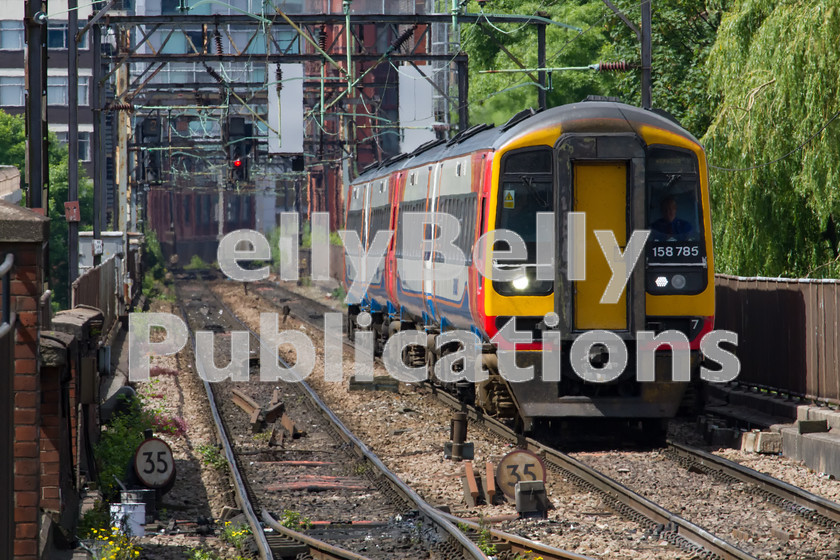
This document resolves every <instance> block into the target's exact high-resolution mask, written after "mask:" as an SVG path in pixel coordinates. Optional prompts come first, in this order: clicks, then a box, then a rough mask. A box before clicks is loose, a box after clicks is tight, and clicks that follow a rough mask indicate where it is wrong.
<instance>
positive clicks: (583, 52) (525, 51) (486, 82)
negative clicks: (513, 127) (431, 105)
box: [461, 0, 615, 124]
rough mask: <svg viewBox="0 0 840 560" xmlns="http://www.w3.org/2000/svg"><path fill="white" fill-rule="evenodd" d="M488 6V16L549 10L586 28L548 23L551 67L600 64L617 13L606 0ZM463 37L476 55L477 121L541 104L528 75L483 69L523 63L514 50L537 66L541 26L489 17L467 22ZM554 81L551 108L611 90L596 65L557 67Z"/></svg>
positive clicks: (473, 112)
mask: <svg viewBox="0 0 840 560" xmlns="http://www.w3.org/2000/svg"><path fill="white" fill-rule="evenodd" d="M491 8H492V9H491ZM467 10H468V11H469V12H471V13H478V12H479V11H480V8H479V6H478V4H477V3H476V2H474V1H472V2H470V3H469V4H468V5H467ZM486 10H487V12H486V13H487V14H488V15H489V14H490V13H493V14H503V13H504V14H517V15H525V16H527V15H534V14H536V13H537V12H544V13H545V16H546V17H548V18H549V19H551V20H553V21H556V22H560V23H565V24H567V25H573V26H576V27H578V28H580V29H581V30H582V31H576V30H574V29H568V28H565V27H561V26H556V25H548V26H547V27H546V64H547V66H548V67H568V66H588V65H590V64H594V63H596V62H597V61H598V53H599V52H600V50H601V49H602V48H603V47H604V45H605V42H606V40H607V35H606V33H605V26H604V23H605V22H606V21H607V20H610V19H612V18H614V17H615V16H614V15H613V14H612V12H610V11H609V9H608V8H607V7H606V6H605V5H604V4H603V3H602V2H601V1H600V0H597V1H594V0H585V1H581V0H578V1H562V2H561V1H560V0H544V1H537V0H525V1H520V0H494V1H493V2H492V3H490V4H488V5H487V7H486ZM461 40H462V46H463V49H464V50H465V51H466V52H467V54H468V55H469V57H470V59H469V60H470V63H469V75H470V98H469V102H470V121H471V122H474V123H479V122H491V123H496V124H500V123H503V122H504V121H506V120H507V119H508V118H510V117H511V116H512V115H513V114H515V113H517V112H519V111H521V110H522V109H524V108H527V107H534V108H536V107H537V95H538V86H537V84H536V83H535V82H534V81H533V80H532V79H531V78H530V77H529V76H528V75H527V74H525V73H515V74H510V73H505V74H482V73H481V71H483V70H497V69H517V68H519V66H518V65H517V64H516V62H514V60H513V59H512V58H511V57H510V55H509V54H508V52H509V53H510V54H512V55H513V56H515V57H516V58H517V60H519V61H520V62H521V63H522V64H523V65H524V66H525V67H526V68H536V67H537V62H538V61H537V54H538V53H537V49H536V44H537V28H536V26H534V25H529V24H522V23H511V24H501V23H491V22H489V21H486V20H484V21H482V22H481V25H464V26H462V30H461ZM505 51H508V52H505ZM534 75H536V74H534ZM551 81H552V89H550V90H549V91H548V94H547V102H548V105H549V107H553V106H556V105H561V104H564V103H571V102H576V101H581V100H582V99H584V98H585V97H586V96H587V95H606V93H605V82H604V80H603V77H602V76H601V75H599V74H598V73H596V72H593V71H592V70H582V71H558V72H554V73H552V76H551Z"/></svg>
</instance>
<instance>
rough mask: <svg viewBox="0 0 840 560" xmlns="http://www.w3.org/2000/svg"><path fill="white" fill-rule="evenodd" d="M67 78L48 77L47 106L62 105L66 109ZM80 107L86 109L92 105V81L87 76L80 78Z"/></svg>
mask: <svg viewBox="0 0 840 560" xmlns="http://www.w3.org/2000/svg"><path fill="white" fill-rule="evenodd" d="M67 84H68V82H67V76H47V105H60V106H63V107H66V106H67V104H68V102H69V101H68V98H67V88H68V85H67ZM78 91H79V106H80V107H84V106H87V105H89V104H90V101H89V99H90V79H89V78H88V77H87V76H79V89H78Z"/></svg>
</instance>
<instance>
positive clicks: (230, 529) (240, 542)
mask: <svg viewBox="0 0 840 560" xmlns="http://www.w3.org/2000/svg"><path fill="white" fill-rule="evenodd" d="M250 536H251V528H250V527H248V525H245V524H244V523H243V524H242V525H234V524H233V523H231V522H230V521H225V526H224V527H222V534H221V535H219V538H220V539H222V540H223V541H224V542H226V543H228V544H230V545H233V546H234V547H236V549H237V550H242V547H244V546H245V542H246V541H247V540H248V538H249V537H250Z"/></svg>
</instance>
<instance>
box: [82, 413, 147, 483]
mask: <svg viewBox="0 0 840 560" xmlns="http://www.w3.org/2000/svg"><path fill="white" fill-rule="evenodd" d="M152 427H153V426H152V422H151V417H150V416H148V415H147V414H144V413H143V407H142V405H141V403H140V401H139V400H138V399H131V400H129V399H126V407H125V409H124V410H123V411H122V412H119V413H117V414H115V415H114V416H113V417H112V418H111V420H110V422H109V423H108V427H107V429H106V430H103V431H102V435H101V436H100V439H99V443H97V444H96V446H95V447H94V451H95V455H96V459H97V461H98V463H99V483H100V485H101V490H102V494H103V495H104V496H105V497H106V498H110V497H113V496H115V495H116V493H117V492H118V490H119V488H118V487H117V481H116V480H115V478H117V479H119V480H126V479H127V477H128V469H129V468H130V464H131V459H132V458H133V457H134V452H135V451H136V449H137V446H138V445H140V444H141V443H142V442H143V439H144V436H143V431H144V430H147V429H152Z"/></svg>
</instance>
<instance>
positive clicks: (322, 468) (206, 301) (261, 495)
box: [177, 279, 486, 559]
mask: <svg viewBox="0 0 840 560" xmlns="http://www.w3.org/2000/svg"><path fill="white" fill-rule="evenodd" d="M177 294H178V299H179V302H180V303H181V307H182V313H183V315H184V317H185V320H186V322H187V324H188V325H189V327H190V330H191V331H193V332H195V331H196V330H199V329H200V330H214V331H216V332H217V337H216V339H217V340H216V342H217V345H216V354H217V357H218V358H220V359H217V363H227V359H225V357H224V356H220V355H219V347H220V344H218V343H219V340H218V339H219V338H224V333H223V331H224V330H225V329H227V330H228V331H232V330H243V329H248V326H247V325H245V324H244V323H243V322H241V321H240V320H239V319H238V318H237V317H236V315H235V314H234V313H233V312H232V311H231V310H230V309H229V308H228V307H227V306H225V305H224V304H223V303H222V302H220V301H218V299H216V297H215V296H214V295H213V294H212V292H210V291H209V290H208V289H207V286H206V284H203V283H200V282H184V281H183V279H181V281H179V282H178V286H177ZM248 330H249V332H250V336H251V337H252V338H256V336H257V335H256V333H254V332H253V331H250V329H248ZM219 334H220V335H222V336H218V335H219ZM251 347H252V348H254V347H258V346H255V345H253V344H252V346H251ZM267 385H268V384H266V383H262V384H260V383H248V384H242V383H240V384H236V383H229V382H224V383H213V384H210V383H208V382H205V388H206V390H207V394H208V399H209V401H210V407H211V411H212V415H213V418H214V420H215V422H216V424H217V430H218V432H219V440H220V441H221V444H222V449H223V451H224V455H225V457H226V459H227V461H228V464H229V465H230V467H231V474H232V477H233V480H234V487H235V491H236V494H237V500H238V502H239V503H240V505H241V507H242V511H243V513H244V514H245V515H246V517H247V519H248V524H249V525H250V526H251V530H252V533H253V534H254V536H255V540H256V543H257V547H258V549H259V551H260V555H261V557H262V558H264V559H271V558H288V557H292V558H293V557H295V555H297V554H300V553H303V549H304V548H306V549H308V550H309V552H305V554H309V555H310V556H312V557H315V558H321V557H323V558H352V559H360V558H374V559H375V558H395V557H412V558H424V557H427V558H441V559H444V558H446V559H448V558H453V559H456V558H469V559H471V558H477V559H483V558H486V556H485V555H484V554H483V553H482V552H481V550H480V549H479V547H478V546H477V545H476V544H475V543H474V542H473V541H471V540H470V539H469V538H468V537H467V536H466V535H465V534H464V533H462V532H461V531H460V530H459V529H458V528H457V527H456V526H455V525H454V524H453V523H452V522H451V521H450V520H448V519H446V518H445V517H444V516H443V515H442V513H441V512H439V511H438V510H436V509H435V508H433V507H432V506H430V505H429V504H428V503H426V502H425V501H423V500H422V498H420V497H419V496H418V495H417V494H416V493H415V492H414V491H413V490H412V489H411V488H409V487H408V486H407V485H406V484H405V483H404V482H402V481H401V480H399V478H398V477H396V476H395V475H394V474H393V473H391V472H390V471H389V470H387V468H385V465H384V464H382V462H381V461H380V460H379V459H378V458H377V457H376V456H375V455H374V454H373V453H372V452H371V451H370V450H369V449H368V448H367V447H366V446H365V445H364V443H362V442H361V441H359V440H358V438H356V437H355V436H354V435H353V434H352V433H350V432H349V430H347V429H346V427H344V426H343V424H342V423H341V422H340V420H339V419H338V418H337V417H336V416H335V415H334V414H333V413H332V411H330V410H329V409H328V408H327V407H326V405H324V403H323V402H322V401H321V400H320V399H319V397H318V396H317V394H315V392H314V391H312V389H311V388H310V387H309V386H308V384H306V383H304V382H300V383H291V384H283V387H282V391H283V398H284V402H285V403H286V410H287V411H288V413H289V414H288V415H289V417H292V418H295V419H296V421H297V422H298V425H299V426H301V427H303V426H305V427H306V428H307V431H308V433H307V436H306V438H305V439H306V440H307V444H306V447H307V449H305V450H304V449H299V448H300V447H302V446H300V445H296V444H295V442H297V441H301V440H294V439H291V438H290V440H289V442H288V444H287V445H286V446H285V447H284V448H282V450H280V449H271V448H266V449H258V450H253V449H250V450H249V449H246V447H250V442H247V439H246V438H245V437H243V432H246V429H247V427H246V424H247V422H244V421H243V420H242V419H241V418H240V417H244V413H241V411H238V410H237V409H236V408H235V405H234V404H233V403H232V400H231V398H230V392H229V391H230V390H232V389H236V388H237V387H238V389H237V390H238V391H240V393H241V392H244V391H247V390H249V389H250V390H251V394H250V395H249V396H250V397H251V398H253V399H254V400H259V398H260V395H259V394H258V393H259V391H258V390H256V389H255V387H256V388H259V389H262V390H267V389H269V387H267ZM271 385H272V386H273V385H274V384H271ZM307 409H308V410H307ZM231 434H233V435H231ZM232 439H234V441H231V440H232ZM243 440H245V444H243ZM313 446H314V447H315V449H312V447H313ZM242 451H245V452H246V453H248V454H247V455H243V454H242ZM313 452H320V453H319V455H326V456H327V457H328V458H329V459H330V460H329V461H321V460H317V461H313V460H311V455H312V453H313ZM278 454H279V455H282V460H279V461H278V460H276V459H277V455H278ZM243 457H245V458H244V459H243ZM302 457H305V458H306V459H303V460H302ZM307 459H308V460H307ZM348 465H349V466H350V472H349V473H348V470H347V468H348ZM313 467H314V472H315V473H316V474H309V473H310V472H313V470H306V469H313ZM301 469H304V472H305V474H304V472H301ZM348 474H349V476H348ZM278 480H282V481H284V482H281V483H277V481H278ZM289 481H290V482H289ZM313 492H317V493H315V494H313ZM313 496H315V497H314V498H313ZM348 501H350V502H351V503H353V504H354V507H353V508H352V509H353V511H354V513H358V515H361V516H363V517H364V518H365V519H364V520H363V521H364V522H363V523H359V521H360V520H357V519H347V518H346V516H345V515H344V514H343V513H342V512H345V511H347V509H348V508H347V505H346V504H347V502H348ZM284 504H285V505H286V507H283V506H284ZM338 504H340V505H338ZM322 506H325V507H322ZM292 507H294V508H296V510H300V511H299V512H298V511H295V513H296V514H297V513H299V514H300V515H301V516H305V517H310V518H313V519H312V523H313V524H314V528H313V529H311V530H310V531H308V532H311V533H314V534H317V535H318V536H317V538H316V537H313V536H312V535H308V536H305V537H306V538H303V536H301V532H300V531H280V530H279V529H278V527H282V526H281V525H280V523H279V521H278V520H277V519H275V518H274V517H273V516H272V513H270V512H271V511H272V510H273V513H274V515H275V516H276V515H278V514H279V513H280V512H283V511H290V510H291V508H292ZM257 509H261V510H263V511H262V518H260V517H258V515H257ZM319 517H320V518H319ZM261 519H262V521H264V522H265V523H266V524H267V525H268V526H269V527H271V528H272V529H273V535H271V536H267V535H266V533H265V531H264V530H263V529H262V527H261V523H260V521H261ZM335 521H341V522H340V523H335ZM278 535H279V537H278ZM290 543H291V544H290ZM354 547H355V548H357V549H358V552H357V551H355V550H351V549H352V548H354Z"/></svg>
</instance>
